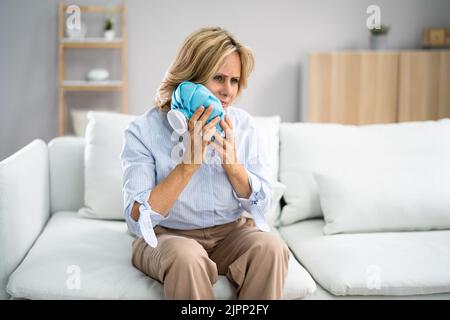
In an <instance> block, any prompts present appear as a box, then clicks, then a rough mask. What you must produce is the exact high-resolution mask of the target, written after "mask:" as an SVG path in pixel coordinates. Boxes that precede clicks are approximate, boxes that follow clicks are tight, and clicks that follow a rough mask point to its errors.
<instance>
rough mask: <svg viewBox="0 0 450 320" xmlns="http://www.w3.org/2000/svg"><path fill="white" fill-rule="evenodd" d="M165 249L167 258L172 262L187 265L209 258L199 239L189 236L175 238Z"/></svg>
mask: <svg viewBox="0 0 450 320" xmlns="http://www.w3.org/2000/svg"><path fill="white" fill-rule="evenodd" d="M164 249H165V250H164V256H165V260H166V261H167V260H168V261H167V262H168V263H170V264H178V265H182V266H184V267H187V266H196V265H198V264H199V263H200V262H203V261H206V262H207V260H209V258H208V254H207V252H206V251H205V249H204V248H203V247H202V246H201V245H200V244H199V243H198V242H197V241H195V240H192V239H188V238H175V239H173V241H171V243H170V245H168V246H167V248H164ZM211 262H212V261H211Z"/></svg>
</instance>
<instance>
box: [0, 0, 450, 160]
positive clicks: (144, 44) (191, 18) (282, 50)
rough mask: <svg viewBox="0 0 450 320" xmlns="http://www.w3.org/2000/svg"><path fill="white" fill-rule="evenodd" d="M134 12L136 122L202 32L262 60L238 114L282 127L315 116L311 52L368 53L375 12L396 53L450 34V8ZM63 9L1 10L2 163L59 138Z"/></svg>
mask: <svg viewBox="0 0 450 320" xmlns="http://www.w3.org/2000/svg"><path fill="white" fill-rule="evenodd" d="M66 3H67V4H71V3H74V4H83V3H89V4H92V3H101V4H102V3H106V1H100V0H92V1H66ZM126 3H127V7H128V24H129V81H130V88H129V103H130V112H131V113H134V114H140V113H143V112H144V111H145V110H146V109H147V108H150V107H151V106H152V101H153V97H154V93H155V91H156V89H157V87H158V85H159V83H160V81H161V79H162V77H163V76H164V73H165V71H166V69H167V67H168V65H169V64H170V62H171V61H172V59H173V58H174V56H175V53H176V50H177V49H178V48H179V46H180V44H181V42H182V40H183V39H184V38H185V37H186V36H187V35H188V34H189V33H190V32H192V31H193V30H195V29H197V28H199V27H201V26H205V25H219V26H223V27H225V28H227V29H229V30H230V31H232V32H233V33H234V34H235V35H236V36H237V37H238V38H239V39H240V40H241V41H243V42H244V43H246V44H247V45H248V46H250V47H251V48H252V49H253V51H254V53H255V56H256V70H255V72H254V73H253V75H252V76H251V78H250V84H249V87H248V89H247V91H246V92H244V96H243V97H242V99H241V101H239V103H238V106H241V107H243V108H245V109H247V110H248V111H249V112H250V113H251V114H253V115H273V114H279V115H281V117H282V120H283V121H299V120H303V119H305V114H306V110H307V109H306V108H307V96H306V92H307V54H308V52H311V51H323V50H359V49H367V48H368V32H367V30H366V26H365V22H366V18H367V14H366V8H367V6H368V5H370V4H378V5H379V6H380V7H381V10H382V17H381V18H382V22H383V23H387V24H390V25H391V26H392V30H391V33H390V35H389V42H390V48H392V49H414V48H419V47H420V41H421V32H422V29H423V28H424V27H428V26H449V24H450V19H449V17H450V1H449V0H397V1H392V0H391V1H388V0H382V1H373V0H342V1H335V0H324V1H316V0H296V1H294V0H278V1H261V0H228V1H214V0H194V1H182V0H158V1H148V0H130V1H127V2H126ZM57 7H58V1H57V0H47V1H44V0H40V1H32V0H28V1H27V0H0V43H1V47H0V90H1V91H0V160H1V159H3V158H5V157H6V156H8V155H10V154H11V153H13V152H15V151H16V150H18V149H19V148H21V147H22V146H24V145H25V144H27V143H29V142H30V141H31V140H32V139H34V138H37V137H39V138H42V139H44V140H45V141H49V140H50V139H52V138H53V137H55V136H56V135H57V128H58V127H57ZM93 55H94V60H91V63H93V65H101V64H102V63H103V58H102V56H97V57H95V53H94V54H93ZM110 55H111V57H110V59H111V61H112V62H113V63H114V62H117V61H118V58H117V55H114V54H112V53H110ZM88 59H90V58H88V55H85V56H77V55H74V56H72V57H69V61H70V64H71V65H73V66H74V67H73V72H74V74H77V72H78V74H83V72H84V71H85V70H83V69H77V65H79V64H80V63H81V62H85V61H87V60H88ZM108 59H109V58H108ZM92 61H94V62H92ZM72 63H73V64H72ZM77 63H78V64H77ZM112 68H113V67H112ZM113 69H114V68H113ZM68 101H69V104H71V105H75V106H83V107H89V106H95V107H96V108H101V107H109V106H110V105H112V103H113V102H114V100H113V99H110V96H109V95H108V94H103V95H87V96H85V97H83V98H79V97H77V96H70V97H69V99H68Z"/></svg>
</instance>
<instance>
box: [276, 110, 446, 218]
mask: <svg viewBox="0 0 450 320" xmlns="http://www.w3.org/2000/svg"><path fill="white" fill-rule="evenodd" d="M446 137H450V119H442V120H438V121H419V122H402V123H390V124H376V125H361V126H354V125H341V124H329V123H282V124H281V127H280V141H281V143H280V181H281V182H282V183H283V184H285V185H286V191H285V193H284V199H285V201H286V205H285V206H284V207H283V210H282V212H281V218H280V221H281V223H282V224H290V223H294V222H296V221H300V220H303V219H308V218H314V217H322V209H321V206H320V198H319V190H318V186H317V182H316V180H315V178H314V173H322V174H330V175H335V174H336V173H338V172H349V173H352V172H355V171H357V170H358V171H359V172H365V171H367V172H370V171H373V170H374V169H376V170H377V171H379V172H383V170H386V171H396V170H403V169H405V168H406V169H408V170H410V171H419V172H420V171H423V170H434V172H436V173H437V172H440V171H442V170H448V169H449V168H450V139H449V138H446Z"/></svg>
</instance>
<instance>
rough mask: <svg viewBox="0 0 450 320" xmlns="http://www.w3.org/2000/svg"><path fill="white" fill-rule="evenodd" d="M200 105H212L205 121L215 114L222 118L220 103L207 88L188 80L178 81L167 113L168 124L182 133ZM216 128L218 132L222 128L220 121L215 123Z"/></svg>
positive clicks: (208, 120) (211, 118)
mask: <svg viewBox="0 0 450 320" xmlns="http://www.w3.org/2000/svg"><path fill="white" fill-rule="evenodd" d="M200 106H204V107H205V109H206V108H207V107H208V106H212V107H213V111H212V112H211V114H210V115H209V117H208V119H207V120H206V123H209V122H210V121H211V120H213V119H214V118H215V117H217V116H220V119H222V120H223V118H224V112H223V107H222V103H221V102H220V100H219V99H217V98H216V97H215V96H214V95H213V94H212V92H211V91H210V90H209V89H208V88H206V87H205V86H204V85H202V84H197V83H193V82H189V81H185V82H182V83H180V84H179V85H178V87H177V88H176V90H174V92H173V93H172V103H171V106H170V107H171V110H170V111H169V112H168V113H167V120H168V121H169V124H170V126H171V127H172V128H173V129H174V130H175V131H176V132H177V133H178V134H183V133H184V132H185V131H186V130H187V121H188V120H189V119H190V118H191V117H192V115H193V114H194V112H195V110H197V109H198V108H199V107H200ZM216 128H217V131H218V132H220V133H222V131H223V129H222V127H221V126H220V123H217V124H216Z"/></svg>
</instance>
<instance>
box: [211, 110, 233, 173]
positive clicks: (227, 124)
mask: <svg viewBox="0 0 450 320" xmlns="http://www.w3.org/2000/svg"><path fill="white" fill-rule="evenodd" d="M220 126H221V127H222V129H223V131H224V132H225V138H223V137H222V136H221V135H220V134H218V133H217V132H216V133H215V134H214V138H215V140H214V142H212V146H213V147H214V149H215V150H216V151H217V152H218V154H219V156H220V159H221V160H222V166H223V168H224V170H225V171H226V172H227V174H230V173H231V174H232V173H234V171H235V169H236V167H237V165H239V162H238V159H237V154H236V144H235V140H234V132H233V125H232V123H231V119H230V117H228V116H227V115H226V116H225V121H223V120H221V121H220Z"/></svg>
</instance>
